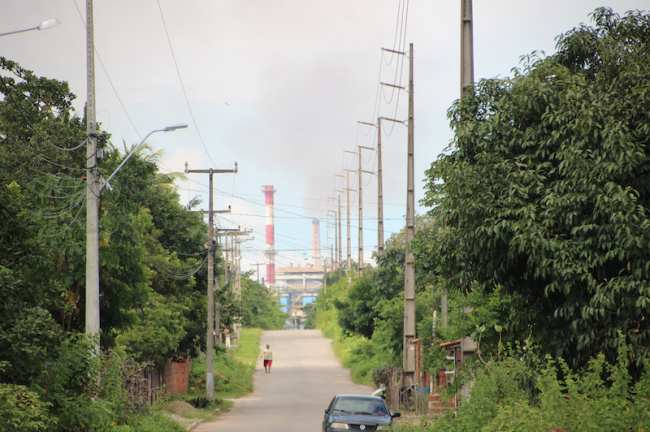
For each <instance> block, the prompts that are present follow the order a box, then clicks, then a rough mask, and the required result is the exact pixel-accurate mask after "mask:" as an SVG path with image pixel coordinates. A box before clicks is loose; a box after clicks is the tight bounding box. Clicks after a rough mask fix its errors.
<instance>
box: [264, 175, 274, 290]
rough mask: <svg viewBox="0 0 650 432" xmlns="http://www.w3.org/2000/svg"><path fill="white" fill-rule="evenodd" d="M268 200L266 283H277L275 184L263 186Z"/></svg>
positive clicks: (270, 285) (270, 284)
mask: <svg viewBox="0 0 650 432" xmlns="http://www.w3.org/2000/svg"><path fill="white" fill-rule="evenodd" d="M262 192H264V197H265V201H266V285H267V286H268V287H269V288H271V287H273V286H274V285H275V229H274V223H273V194H274V193H275V189H273V186H264V187H262Z"/></svg>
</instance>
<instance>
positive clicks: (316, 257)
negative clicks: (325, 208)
mask: <svg viewBox="0 0 650 432" xmlns="http://www.w3.org/2000/svg"><path fill="white" fill-rule="evenodd" d="M311 244H312V251H311V263H312V265H314V266H318V267H320V221H319V220H318V219H313V220H312V221H311Z"/></svg>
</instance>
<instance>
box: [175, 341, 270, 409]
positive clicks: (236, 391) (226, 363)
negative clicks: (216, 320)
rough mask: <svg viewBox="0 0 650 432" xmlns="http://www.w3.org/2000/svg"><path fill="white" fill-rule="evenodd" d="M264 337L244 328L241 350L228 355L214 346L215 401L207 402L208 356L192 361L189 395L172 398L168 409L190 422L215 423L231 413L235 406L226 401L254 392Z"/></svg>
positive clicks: (220, 346) (223, 349)
mask: <svg viewBox="0 0 650 432" xmlns="http://www.w3.org/2000/svg"><path fill="white" fill-rule="evenodd" d="M261 335H262V330H261V329H259V328H244V329H243V330H242V337H241V340H240V348H234V349H231V350H230V351H229V350H228V349H227V348H226V346H225V345H224V344H217V345H215V357H214V388H215V391H214V400H213V401H208V400H206V399H205V376H206V369H205V368H206V362H205V356H204V355H201V356H200V357H199V358H197V359H194V360H192V369H191V371H190V388H189V390H188V393H187V394H185V395H175V396H173V397H171V398H170V402H169V403H168V404H167V405H166V407H165V409H166V410H167V411H168V412H172V413H176V414H178V415H180V416H182V417H186V418H188V419H192V418H197V417H198V418H201V419H203V420H205V421H212V420H214V419H215V418H216V417H217V416H218V415H219V414H220V413H222V412H227V411H228V410H230V408H231V407H232V402H231V401H229V400H227V399H234V398H238V397H242V396H245V395H247V394H248V393H250V392H252V391H253V374H254V372H255V363H256V361H257V357H258V355H259V346H260V337H261ZM177 402H184V403H186V405H179V404H178V403H177ZM188 406H192V407H194V408H195V409H192V408H189V407H188Z"/></svg>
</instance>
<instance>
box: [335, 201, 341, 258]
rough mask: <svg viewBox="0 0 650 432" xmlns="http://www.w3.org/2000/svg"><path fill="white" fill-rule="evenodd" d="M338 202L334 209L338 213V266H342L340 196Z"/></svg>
mask: <svg viewBox="0 0 650 432" xmlns="http://www.w3.org/2000/svg"><path fill="white" fill-rule="evenodd" d="M338 200H339V203H338V205H337V206H336V207H338V211H339V265H342V264H343V255H342V252H341V249H342V247H341V195H338Z"/></svg>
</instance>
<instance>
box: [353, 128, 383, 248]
mask: <svg viewBox="0 0 650 432" xmlns="http://www.w3.org/2000/svg"><path fill="white" fill-rule="evenodd" d="M381 119H382V118H381V117H378V118H377V125H376V127H377V256H382V255H383V254H384V186H383V181H382V172H381ZM359 123H361V124H363V125H367V126H373V127H375V124H373V123H367V122H362V121H360V122H359ZM364 148H369V147H364ZM371 150H374V149H371ZM373 174H374V173H373Z"/></svg>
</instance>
